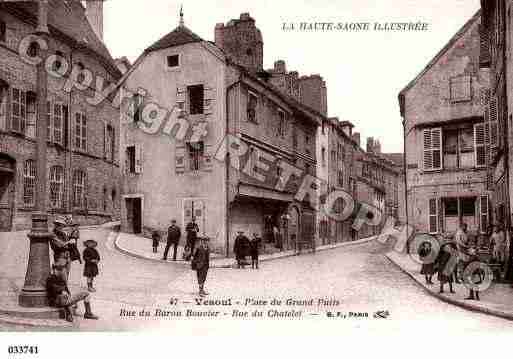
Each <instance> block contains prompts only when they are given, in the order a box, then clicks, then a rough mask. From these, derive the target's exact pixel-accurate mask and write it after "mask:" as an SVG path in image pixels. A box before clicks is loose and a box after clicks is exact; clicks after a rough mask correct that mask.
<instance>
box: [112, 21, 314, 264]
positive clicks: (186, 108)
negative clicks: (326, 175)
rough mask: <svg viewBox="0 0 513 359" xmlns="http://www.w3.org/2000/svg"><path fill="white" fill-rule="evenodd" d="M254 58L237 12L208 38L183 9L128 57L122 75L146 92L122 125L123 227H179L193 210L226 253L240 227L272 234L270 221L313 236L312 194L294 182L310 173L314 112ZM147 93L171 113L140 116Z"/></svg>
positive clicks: (288, 243) (256, 36)
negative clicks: (174, 22)
mask: <svg viewBox="0 0 513 359" xmlns="http://www.w3.org/2000/svg"><path fill="white" fill-rule="evenodd" d="M262 60H263V41H262V35H261V33H260V31H259V30H258V28H257V27H256V26H255V21H254V19H252V18H251V17H250V16H249V14H242V15H241V16H240V18H239V19H236V20H232V21H230V22H228V23H227V24H218V25H217V26H216V29H215V42H209V41H205V40H203V39H201V38H200V37H199V36H197V35H196V34H194V33H193V32H192V31H191V30H189V29H188V28H187V27H186V26H185V24H184V22H183V19H181V21H180V25H179V26H178V27H177V28H176V29H174V30H173V31H172V32H170V33H169V34H167V35H165V36H164V37H163V38H161V39H160V40H158V41H157V42H156V43H155V44H153V45H152V46H150V47H149V48H148V49H146V50H145V52H144V53H143V54H142V55H141V56H140V57H139V59H138V60H137V61H136V62H135V63H134V64H133V66H132V67H131V68H130V70H129V71H128V73H127V81H126V87H127V88H128V89H130V91H132V92H134V93H135V94H134V95H133V97H134V98H139V97H140V96H141V97H143V102H142V103H140V102H138V100H135V99H134V101H133V103H137V104H140V105H138V106H135V108H134V109H135V111H132V113H131V114H130V115H129V116H128V117H129V118H128V121H122V125H121V126H122V130H121V140H120V141H121V144H120V146H121V148H122V151H121V152H122V154H121V156H122V163H123V166H122V167H123V171H124V181H123V196H122V198H123V200H122V228H123V230H125V231H128V232H135V233H142V232H147V231H148V230H152V229H159V230H164V229H166V228H167V227H168V225H169V223H170V221H171V219H176V220H177V221H178V223H179V225H181V226H182V228H183V227H184V226H185V225H186V224H187V223H188V222H189V221H190V220H191V219H192V217H194V218H195V220H196V222H197V223H198V225H199V228H200V234H201V235H207V236H209V237H210V238H211V245H212V248H213V249H214V250H215V251H216V252H219V253H223V254H225V255H227V256H229V255H231V251H232V248H233V240H234V238H235V235H236V232H237V231H238V230H242V231H244V232H245V233H246V234H248V235H250V234H252V233H257V234H259V235H261V236H262V237H264V239H269V238H270V236H271V233H272V230H273V227H276V228H278V229H279V231H280V234H281V237H282V242H283V247H284V248H285V249H292V248H295V247H296V246H297V244H298V243H299V242H303V241H306V242H309V243H310V244H312V242H313V240H314V237H315V212H314V208H313V205H312V203H311V201H309V200H298V199H297V198H296V196H295V194H296V192H297V190H298V189H299V187H300V185H301V184H302V183H303V182H302V179H303V177H304V176H305V174H310V175H312V176H314V175H315V170H316V158H315V151H316V131H317V127H318V125H319V124H320V118H321V117H322V114H320V113H319V112H317V111H315V110H313V109H310V108H308V107H306V106H304V105H302V104H301V103H300V102H299V101H298V100H297V99H295V98H294V97H292V96H289V95H286V94H285V93H283V92H282V91H279V90H278V89H277V88H276V87H275V86H273V85H272V83H271V81H270V76H269V74H268V73H266V72H265V71H263V70H262V68H263V63H262ZM141 93H144V95H141ZM151 103H154V104H158V106H159V107H160V110H159V111H161V110H162V109H165V110H167V112H169V113H170V115H169V116H167V117H166V118H165V119H164V118H160V115H158V114H156V116H157V117H159V118H160V120H161V121H160V122H158V121H157V122H158V123H157V122H155V121H150V122H153V123H152V125H151V126H149V123H145V118H146V117H145V113H146V112H147V111H146V108H147V105H148V104H151ZM175 110H176V111H175ZM150 112H151V111H150ZM124 113H125V112H124V111H123V112H122V116H125V114H124ZM175 113H176V115H174V114H175ZM198 128H204V129H205V131H204V132H202V134H201V136H197V135H196V134H197V132H196V130H197V129H198ZM234 142H236V143H234ZM228 145H230V146H228ZM223 146H228V147H229V156H227V157H225V156H224V152H223V148H226V147H223ZM234 147H237V149H238V150H237V151H238V152H235V153H234V152H233V148H234ZM163 154H164V155H163ZM291 168H295V169H297V170H298V171H299V172H298V175H297V176H289V174H290V172H289V170H290V169H291ZM299 173H300V175H299ZM312 197H315V196H312Z"/></svg>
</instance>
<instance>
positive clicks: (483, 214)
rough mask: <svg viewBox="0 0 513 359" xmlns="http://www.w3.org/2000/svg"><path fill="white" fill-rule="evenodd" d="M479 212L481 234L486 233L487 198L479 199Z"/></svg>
mask: <svg viewBox="0 0 513 359" xmlns="http://www.w3.org/2000/svg"><path fill="white" fill-rule="evenodd" d="M479 208H480V209H479V211H480V228H481V232H486V231H487V230H488V223H489V220H488V213H489V208H488V196H481V197H479Z"/></svg>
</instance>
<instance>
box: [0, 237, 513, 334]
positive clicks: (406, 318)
mask: <svg viewBox="0 0 513 359" xmlns="http://www.w3.org/2000/svg"><path fill="white" fill-rule="evenodd" d="M3 237H5V234H4V235H3ZM3 237H2V241H0V243H2V246H6V245H7V246H8V247H9V248H10V249H11V252H10V253H20V254H19V256H12V255H9V256H5V255H2V260H5V266H4V268H3V270H4V272H3V273H1V274H0V278H1V279H3V281H2V283H3V282H5V281H6V279H9V281H10V282H11V283H15V285H16V286H18V287H19V286H21V285H22V284H23V275H24V265H25V263H26V262H25V260H26V253H21V252H23V251H22V250H21V248H22V247H23V248H25V247H26V244H27V243H26V242H24V241H23V238H20V235H18V238H13V239H7V238H6V239H4V238H3ZM88 238H95V239H97V240H98V241H99V242H100V245H99V250H100V253H101V255H102V261H101V266H100V273H101V274H100V276H99V277H98V280H97V289H98V292H97V293H95V294H94V301H93V309H94V310H95V311H96V312H97V313H98V314H99V315H100V317H101V319H100V320H99V321H85V320H83V319H78V320H77V323H76V325H75V326H74V327H73V328H72V329H71V330H86V331H90V330H138V329H144V330H145V331H151V330H162V329H167V330H170V331H175V330H176V331H180V332H182V333H184V332H185V333H187V332H189V330H190V331H191V332H193V331H196V332H197V331H198V330H205V331H212V330H215V329H216V327H218V325H219V321H222V322H223V325H226V326H228V327H232V326H233V327H232V328H233V330H238V329H237V328H239V327H241V323H242V324H243V325H244V326H245V324H247V326H248V329H251V330H258V328H259V327H260V326H262V327H261V328H262V330H263V329H264V326H263V325H264V323H267V324H268V323H269V321H274V322H273V326H272V329H270V328H269V325H267V327H266V328H265V330H266V332H269V331H271V332H272V331H276V332H277V333H279V332H280V331H281V330H289V332H290V331H292V332H293V331H299V330H304V326H302V325H295V324H294V323H299V322H298V321H297V319H289V320H283V318H281V319H282V320H277V319H273V318H269V317H268V316H267V313H268V311H269V310H273V309H276V310H278V311H285V310H287V311H292V310H295V311H302V314H301V319H302V321H301V323H305V324H306V323H308V328H309V330H315V328H317V324H320V323H321V322H322V328H323V329H322V330H341V331H344V330H352V329H356V328H362V329H365V330H404V329H408V330H422V329H428V330H430V329H431V328H433V329H436V330H437V331H447V332H451V331H453V330H455V329H456V330H457V329H461V330H463V329H464V330H466V331H468V330H479V331H484V330H486V331H493V330H504V329H506V328H507V329H510V328H511V329H513V323H512V322H510V321H507V320H503V319H500V318H496V317H493V316H488V315H484V314H479V313H474V312H470V311H466V310H463V309H460V308H458V307H455V306H453V305H450V304H446V303H443V302H441V301H439V300H438V299H436V298H433V297H431V296H429V295H428V294H426V293H425V292H424V291H423V290H422V289H421V288H420V287H419V286H417V285H416V284H415V283H414V282H413V281H412V280H411V278H409V277H408V276H407V275H405V274H404V273H403V272H401V271H400V270H399V269H397V267H396V266H394V265H393V264H391V263H390V262H389V260H388V259H387V258H385V256H384V255H383V254H384V253H385V252H386V248H384V247H382V245H381V244H379V243H376V242H369V243H367V244H361V245H355V246H350V247H346V248H340V249H334V250H329V251H324V252H319V253H317V254H303V255H301V256H295V257H290V258H286V259H280V260H274V261H269V262H265V263H262V264H261V267H260V269H259V270H252V269H250V268H249V269H248V268H246V269H243V270H242V269H212V270H211V271H210V272H209V275H208V279H207V286H206V287H207V290H208V291H209V292H210V296H209V297H208V299H218V300H221V301H223V300H228V299H231V301H232V302H231V304H232V305H231V306H223V305H214V306H205V305H201V306H199V305H196V304H195V298H196V296H195V294H194V293H195V291H196V285H195V276H193V272H192V271H191V270H190V269H189V267H188V266H187V265H184V264H174V263H158V262H154V261H153V262H152V261H148V260H143V259H137V258H132V257H129V256H127V255H125V254H121V253H119V252H117V251H116V250H115V249H114V247H113V241H114V238H115V234H114V233H112V234H110V232H109V231H108V230H103V229H102V230H83V231H82V232H81V240H85V239H88ZM12 241H16V242H15V243H14V244H13V243H12ZM9 243H10V245H9ZM148 244H149V240H148ZM14 246H15V247H18V246H19V248H16V250H15V251H12V248H13V247H14ZM80 247H82V245H81V244H80ZM5 249H7V248H4V247H2V249H1V250H2V253H3V254H4V253H5V251H4V250H5ZM81 274H82V268H81V266H80V265H78V264H74V265H73V269H72V279H71V282H72V283H73V285H72V291H77V290H78V289H79V287H83V286H84V285H85V282H84V278H83V277H82V276H81ZM0 289H2V290H4V289H5V288H0ZM172 298H176V299H177V301H178V302H177V304H176V305H170V304H169V302H170V300H171V299H172ZM246 298H252V299H257V300H258V299H259V300H268V301H270V300H272V299H273V298H276V299H279V300H281V301H282V302H283V303H282V305H281V306H270V305H267V306H264V307H262V306H251V305H250V306H244V305H243V302H244V301H245V300H246ZM289 298H290V299H293V300H297V301H300V300H307V299H311V298H314V299H315V301H317V299H320V298H322V299H326V301H329V300H331V299H334V300H338V301H339V302H340V304H339V305H337V306H316V305H314V306H286V305H283V304H285V301H286V300H287V299H289ZM237 303H239V304H237ZM143 308H145V309H146V310H148V311H149V312H151V317H149V318H141V317H135V318H133V317H120V310H121V309H125V310H126V311H131V310H134V311H136V312H138V311H140V310H141V309H143ZM157 308H159V309H161V310H162V311H169V312H173V311H181V312H183V313H185V312H186V311H187V310H188V309H189V310H193V311H197V312H199V311H202V312H206V311H214V312H215V311H219V312H220V314H219V315H218V317H217V318H220V319H217V320H213V319H212V318H210V320H205V319H204V318H199V319H198V318H190V317H189V318H185V317H182V318H174V317H170V316H167V317H155V316H154V313H155V310H156V309H157ZM255 309H258V310H261V311H263V312H264V316H263V319H262V320H256V321H255V320H252V321H247V322H241V321H240V320H233V310H239V311H240V312H243V311H248V312H249V313H251V312H252V311H254V310H255ZM79 310H80V311H82V308H80V309H79ZM376 311H388V312H389V313H390V316H389V317H388V318H387V319H375V318H373V314H374V313H375V312H376ZM328 312H331V313H334V314H336V313H337V312H341V313H344V314H348V313H349V312H361V313H368V317H367V318H365V317H360V318H346V319H340V318H328V317H327V313H328ZM196 319H197V320H200V321H201V324H198V321H197V320H196ZM274 323H275V324H276V325H274ZM250 326H251V328H249V327H250ZM199 328H201V329H199ZM285 328H286V329H285ZM319 328H321V326H319ZM0 329H1V330H20V329H27V328H25V327H19V326H10V325H6V324H1V323H0ZM33 329H34V328H30V330H33ZM53 330H55V329H53Z"/></svg>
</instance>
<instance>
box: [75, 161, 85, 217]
mask: <svg viewBox="0 0 513 359" xmlns="http://www.w3.org/2000/svg"><path fill="white" fill-rule="evenodd" d="M85 190H86V174H85V172H84V171H81V170H75V172H73V206H74V207H76V208H85V206H86V201H85V197H86V193H85Z"/></svg>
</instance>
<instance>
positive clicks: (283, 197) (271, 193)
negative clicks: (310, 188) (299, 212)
mask: <svg viewBox="0 0 513 359" xmlns="http://www.w3.org/2000/svg"><path fill="white" fill-rule="evenodd" d="M239 196H243V197H250V198H256V199H259V198H260V199H268V200H274V201H282V202H292V201H293V200H294V195H292V194H290V193H285V192H280V191H276V190H272V189H268V188H264V187H258V186H253V185H250V184H244V183H241V184H239Z"/></svg>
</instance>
